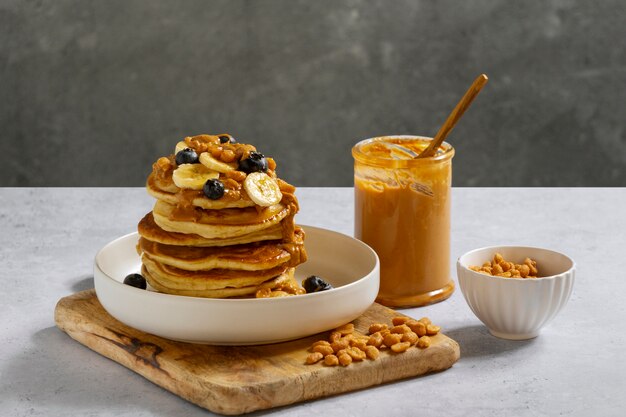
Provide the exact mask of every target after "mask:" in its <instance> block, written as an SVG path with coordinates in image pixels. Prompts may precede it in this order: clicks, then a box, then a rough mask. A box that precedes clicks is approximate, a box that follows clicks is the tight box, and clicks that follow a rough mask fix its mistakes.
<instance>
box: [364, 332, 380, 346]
mask: <svg viewBox="0 0 626 417" xmlns="http://www.w3.org/2000/svg"><path fill="white" fill-rule="evenodd" d="M367 344H368V345H371V346H375V347H377V348H379V347H380V345H382V344H383V335H382V334H380V332H376V333H374V334H372V335H371V336H370V338H369V340H368V341H367Z"/></svg>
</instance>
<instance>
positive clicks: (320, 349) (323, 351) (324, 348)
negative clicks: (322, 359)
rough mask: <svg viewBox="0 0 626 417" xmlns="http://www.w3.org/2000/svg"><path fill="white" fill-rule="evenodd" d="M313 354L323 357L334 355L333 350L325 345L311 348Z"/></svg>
mask: <svg viewBox="0 0 626 417" xmlns="http://www.w3.org/2000/svg"><path fill="white" fill-rule="evenodd" d="M313 352H319V353H321V354H322V355H324V356H328V355H332V354H333V353H335V350H334V349H333V348H332V347H330V346H325V345H317V346H315V347H314V348H313Z"/></svg>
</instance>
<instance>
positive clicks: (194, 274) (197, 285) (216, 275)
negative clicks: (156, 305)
mask: <svg viewBox="0 0 626 417" xmlns="http://www.w3.org/2000/svg"><path fill="white" fill-rule="evenodd" d="M141 262H142V263H143V265H144V266H145V267H146V269H147V270H148V272H149V273H150V275H152V277H153V278H154V279H155V280H156V281H158V282H159V283H160V284H162V285H163V286H166V287H168V288H171V289H178V290H185V289H187V290H200V291H204V290H218V289H222V288H242V287H248V286H252V285H260V284H261V283H263V282H265V281H267V280H268V279H271V278H273V277H276V276H278V275H280V274H282V273H284V272H285V271H286V270H287V269H288V267H287V266H286V265H279V266H277V267H275V268H271V269H266V270H261V271H240V270H234V269H210V270H207V271H186V270H184V269H180V268H176V267H173V266H169V265H165V264H162V263H160V262H158V261H155V260H154V259H152V258H150V256H149V255H148V254H146V253H144V254H143V255H142V257H141Z"/></svg>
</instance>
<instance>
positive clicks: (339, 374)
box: [55, 290, 460, 415]
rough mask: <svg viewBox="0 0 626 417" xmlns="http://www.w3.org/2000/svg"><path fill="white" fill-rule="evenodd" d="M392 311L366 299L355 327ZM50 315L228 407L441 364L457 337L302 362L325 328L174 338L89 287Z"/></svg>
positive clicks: (197, 396) (78, 334)
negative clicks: (105, 303)
mask: <svg viewBox="0 0 626 417" xmlns="http://www.w3.org/2000/svg"><path fill="white" fill-rule="evenodd" d="M399 315H402V314H400V313H398V312H396V311H394V310H391V309H388V308H386V307H383V306H381V305H379V304H373V305H372V306H371V307H370V308H369V309H368V310H367V311H366V312H365V313H364V314H363V315H362V316H361V317H359V318H358V319H357V320H355V321H354V324H355V328H356V330H357V331H358V332H361V333H366V332H367V328H368V327H369V324H371V323H372V322H385V323H390V322H391V317H394V316H399ZM55 321H56V324H57V326H58V327H59V328H60V329H61V330H63V331H64V332H66V333H67V334H68V335H69V336H70V337H72V338H73V339H75V340H77V341H78V342H80V343H82V344H84V345H85V346H87V347H89V348H90V349H92V350H94V351H96V352H98V353H100V354H101V355H104V356H106V357H107V358H110V359H112V360H114V361H115V362H118V363H120V364H122V365H124V366H125V367H127V368H129V369H131V370H133V371H134V372H137V373H138V374H140V375H142V376H143V377H145V378H146V379H148V380H150V381H152V382H154V383H155V384H157V385H159V386H161V387H163V388H165V389H167V390H168V391H171V392H172V393H174V394H176V395H179V396H181V397H182V398H185V399H186V400H188V401H191V402H193V403H195V404H197V405H199V406H200V407H204V408H206V409H208V410H210V411H213V412H216V413H220V414H229V415H233V414H243V413H248V412H251V411H255V410H261V409H267V408H272V407H277V406H282V405H287V404H293V403H297V402H300V401H307V400H313V399H317V398H322V397H326V396H330V395H335V394H339V393H342V392H348V391H353V390H357V389H361V388H366V387H370V386H374V385H378V384H382V383H386V382H390V381H394V380H398V379H402V378H408V377H412V376H417V375H422V374H425V373H428V372H435V371H442V370H445V369H448V368H449V367H451V366H452V365H453V364H454V363H455V362H456V361H457V360H458V358H459V355H460V353H459V352H460V351H459V345H458V344H457V343H456V342H455V341H454V340H452V339H450V338H449V337H447V336H445V335H443V334H438V335H437V336H434V337H432V344H431V346H430V347H429V348H427V349H418V348H416V347H411V348H410V349H409V350H407V351H406V352H404V353H400V354H393V353H391V352H389V351H388V350H383V351H381V355H380V357H379V358H378V359H377V360H375V361H370V360H366V361H363V362H355V363H353V364H351V365H349V366H347V367H341V366H335V367H327V366H324V365H322V364H321V363H318V364H315V365H306V364H305V363H304V361H305V358H306V356H307V355H308V354H309V352H308V350H307V349H308V348H309V347H310V345H311V344H312V343H313V342H314V341H317V340H320V339H327V338H328V333H321V334H318V335H314V336H311V337H307V338H303V339H298V340H294V341H291V342H285V343H278V344H273V345H263V346H210V345H196V344H190V343H183V342H176V341H171V340H167V339H163V338H161V337H157V336H153V335H150V334H147V333H144V332H141V331H139V330H136V329H133V328H131V327H128V326H126V325H124V324H122V323H120V322H119V321H117V320H116V319H114V318H113V317H111V316H110V315H109V314H108V313H107V312H106V311H105V310H104V309H103V307H102V305H101V304H100V302H99V301H98V298H97V297H96V294H95V291H94V290H87V291H82V292H79V293H76V294H73V295H71V296H68V297H65V298H62V299H61V300H59V302H58V303H57V306H56V309H55ZM434 321H435V322H436V317H435V318H434Z"/></svg>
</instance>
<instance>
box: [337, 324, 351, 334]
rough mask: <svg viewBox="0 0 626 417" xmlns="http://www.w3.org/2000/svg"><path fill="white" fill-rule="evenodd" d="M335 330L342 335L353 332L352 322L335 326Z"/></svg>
mask: <svg viewBox="0 0 626 417" xmlns="http://www.w3.org/2000/svg"><path fill="white" fill-rule="evenodd" d="M335 331H336V332H339V333H341V334H342V335H346V334H350V333H353V332H354V324H352V323H348V324H344V325H343V326H340V327H337V328H336V329H335Z"/></svg>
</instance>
